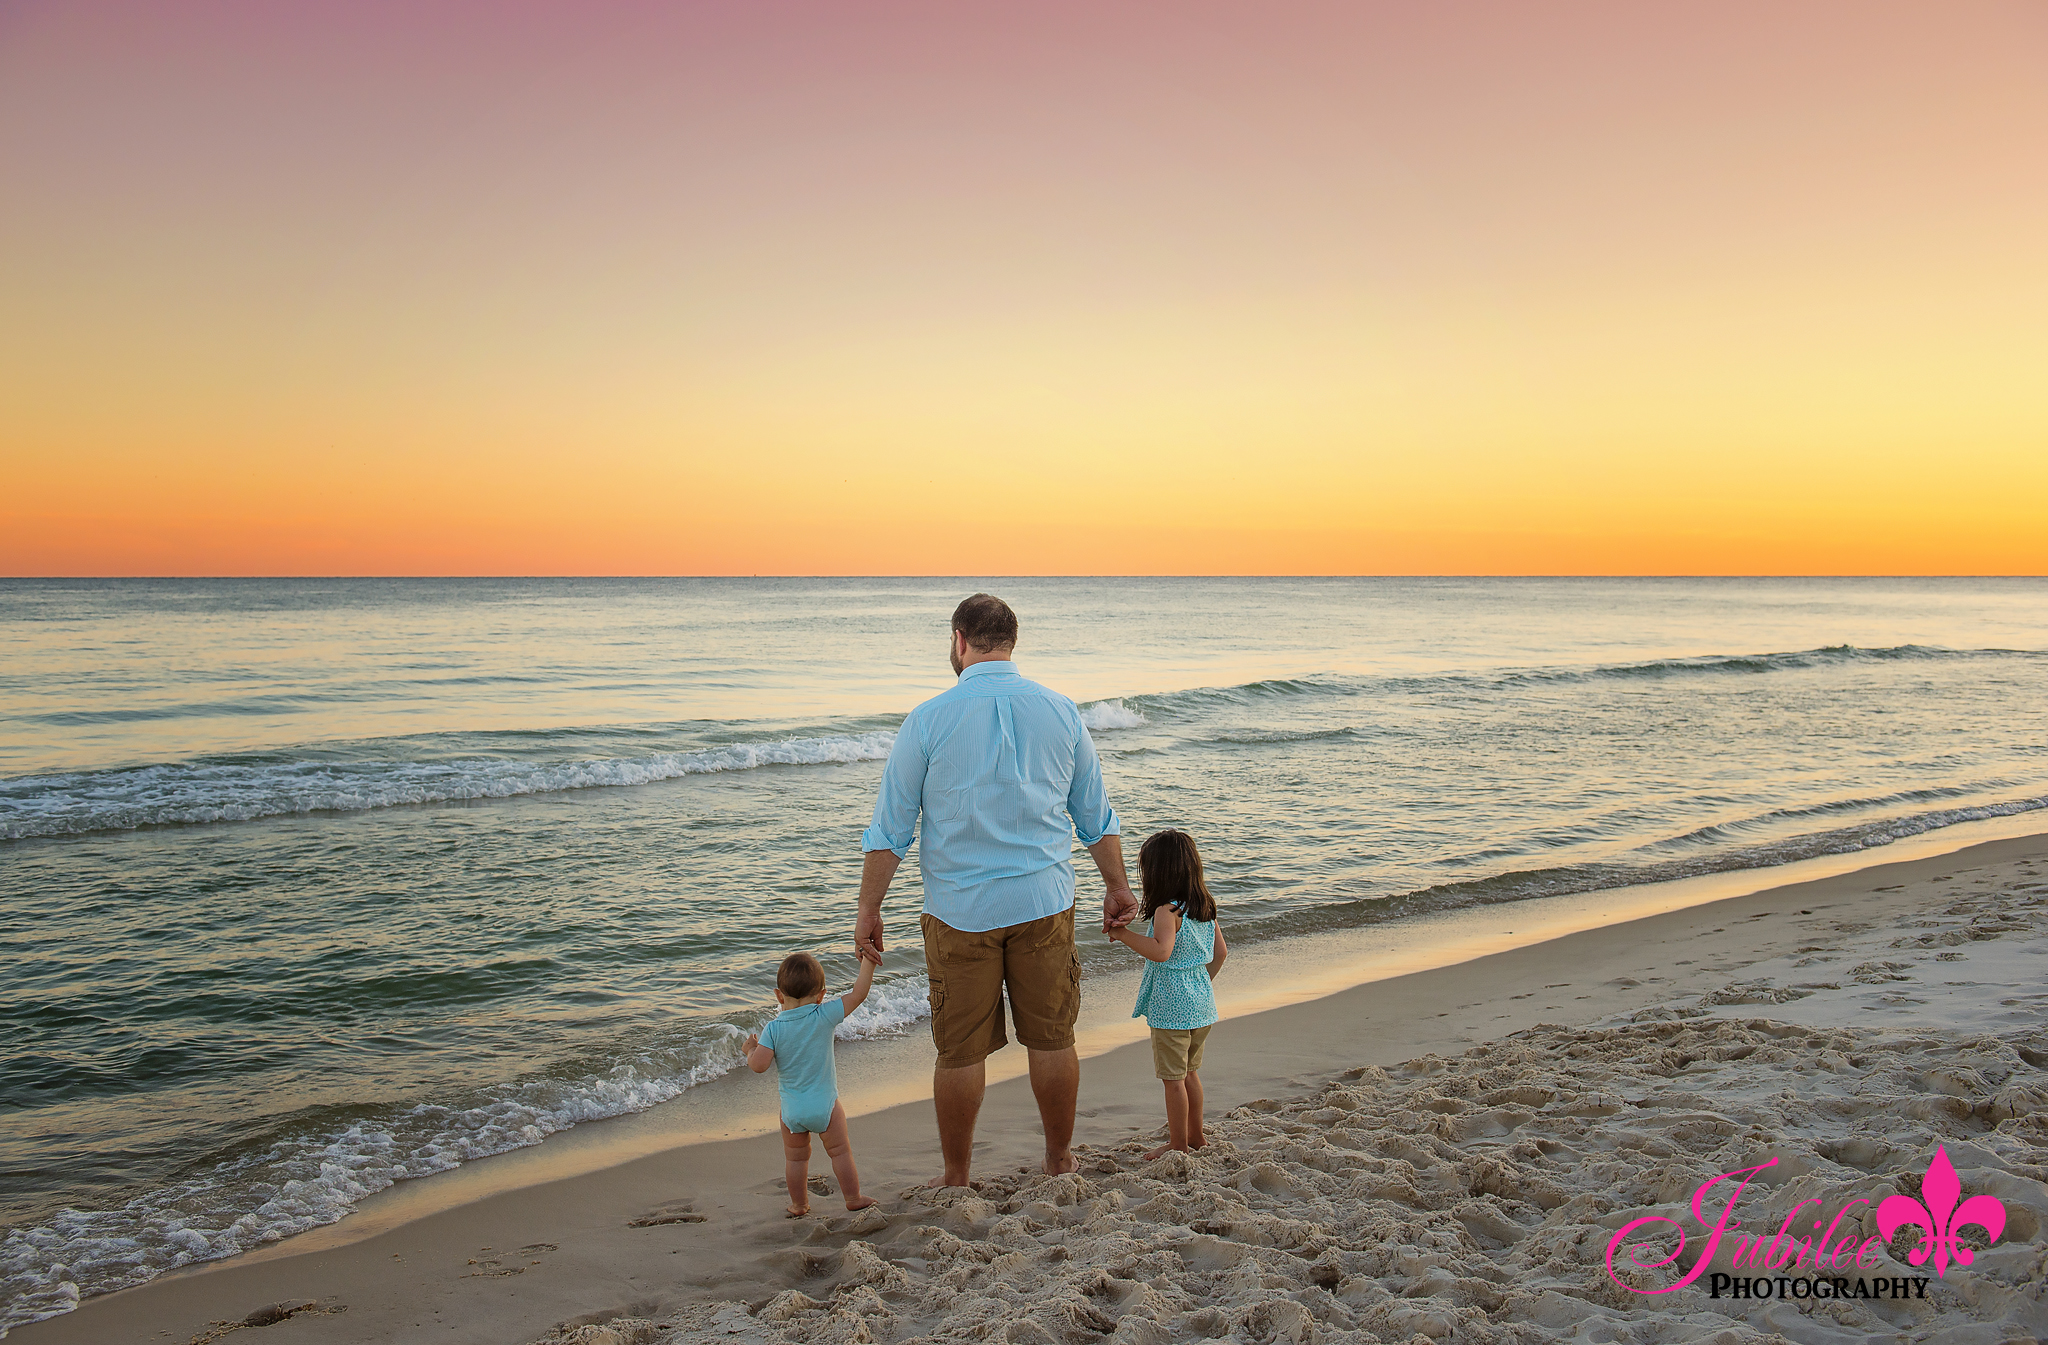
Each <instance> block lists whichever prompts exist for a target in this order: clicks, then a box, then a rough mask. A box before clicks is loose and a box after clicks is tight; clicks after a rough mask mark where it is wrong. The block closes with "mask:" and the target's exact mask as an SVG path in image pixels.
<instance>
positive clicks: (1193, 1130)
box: [1181, 1070, 1209, 1149]
mask: <svg viewBox="0 0 2048 1345" xmlns="http://www.w3.org/2000/svg"><path fill="white" fill-rule="evenodd" d="M1181 1083H1182V1084H1184V1085H1186V1087H1187V1092H1188V1147H1189V1148H1190V1149H1199V1148H1202V1147H1203V1146H1204V1145H1206V1144H1208V1142H1209V1141H1208V1140H1206V1139H1204V1138H1202V1076H1201V1075H1199V1074H1197V1073H1195V1072H1194V1071H1193V1070H1189V1071H1188V1077H1187V1078H1185V1079H1182V1080H1181Z"/></svg>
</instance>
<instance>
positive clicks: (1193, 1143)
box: [1188, 1135, 1209, 1149]
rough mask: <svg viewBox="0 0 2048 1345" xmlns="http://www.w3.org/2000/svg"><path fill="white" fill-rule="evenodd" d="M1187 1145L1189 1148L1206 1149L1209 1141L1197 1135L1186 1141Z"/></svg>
mask: <svg viewBox="0 0 2048 1345" xmlns="http://www.w3.org/2000/svg"><path fill="white" fill-rule="evenodd" d="M1188 1147H1189V1148H1190V1149H1206V1148H1208V1147H1209V1141H1208V1140H1206V1139H1203V1138H1202V1137H1201V1136H1200V1135H1197V1136H1195V1137H1194V1138H1193V1139H1191V1140H1189V1141H1188Z"/></svg>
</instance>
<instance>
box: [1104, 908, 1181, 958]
mask: <svg viewBox="0 0 2048 1345" xmlns="http://www.w3.org/2000/svg"><path fill="white" fill-rule="evenodd" d="M1179 930H1180V913H1179V912H1178V911H1176V910H1174V909H1173V907H1171V906H1161V907H1160V908H1159V909H1158V910H1157V911H1154V912H1153V913H1152V933H1150V934H1140V933H1139V932H1138V931H1137V930H1136V929H1133V928H1132V927H1131V926H1129V925H1124V926H1122V927H1121V928H1118V929H1112V930H1110V931H1109V937H1110V938H1112V939H1115V940H1116V941H1117V942H1118V943H1120V944H1122V945H1123V946H1124V947H1126V948H1128V949H1130V950H1131V951H1132V952H1134V953H1136V954H1137V955H1138V956H1140V957H1142V958H1145V959H1147V960H1149V961H1152V962H1164V961H1166V959H1167V958H1169V957H1172V956H1173V936H1174V935H1175V934H1176V933H1178V932H1179Z"/></svg>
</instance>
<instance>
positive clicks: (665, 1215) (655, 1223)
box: [549, 1201, 707, 1251]
mask: <svg viewBox="0 0 2048 1345" xmlns="http://www.w3.org/2000/svg"><path fill="white" fill-rule="evenodd" d="M706 1217H707V1216H705V1215H702V1214H699V1213H697V1207H696V1206H695V1205H692V1204H690V1203H689V1202H688V1201H679V1202H677V1203H676V1204H673V1205H664V1206H662V1207H661V1208H660V1209H657V1210H649V1211H648V1212H647V1213H645V1214H643V1215H641V1216H640V1217H639V1218H637V1219H629V1220H627V1221H626V1227H628V1228H656V1227H659V1226H660V1225H662V1224H701V1223H703V1222H704V1221H705V1219H706ZM549 1250H550V1251H552V1250H553V1248H550V1249H549Z"/></svg>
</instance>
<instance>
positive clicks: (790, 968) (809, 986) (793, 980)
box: [775, 953, 825, 999]
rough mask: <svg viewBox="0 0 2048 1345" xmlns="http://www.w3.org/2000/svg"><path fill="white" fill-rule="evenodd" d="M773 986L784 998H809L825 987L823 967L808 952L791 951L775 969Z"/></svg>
mask: <svg viewBox="0 0 2048 1345" xmlns="http://www.w3.org/2000/svg"><path fill="white" fill-rule="evenodd" d="M775 988H776V989H777V990H780V991H781V992H782V994H783V998H785V999H809V998H810V997H811V996H812V995H815V994H817V993H818V992H819V991H820V990H823V989H824V988H825V968H824V967H823V966H821V965H819V962H818V959H817V958H815V957H812V956H811V955H810V954H809V953H791V954H790V955H789V956H788V957H785V958H783V959H782V965H781V966H780V967H778V968H777V969H776V971H775Z"/></svg>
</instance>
